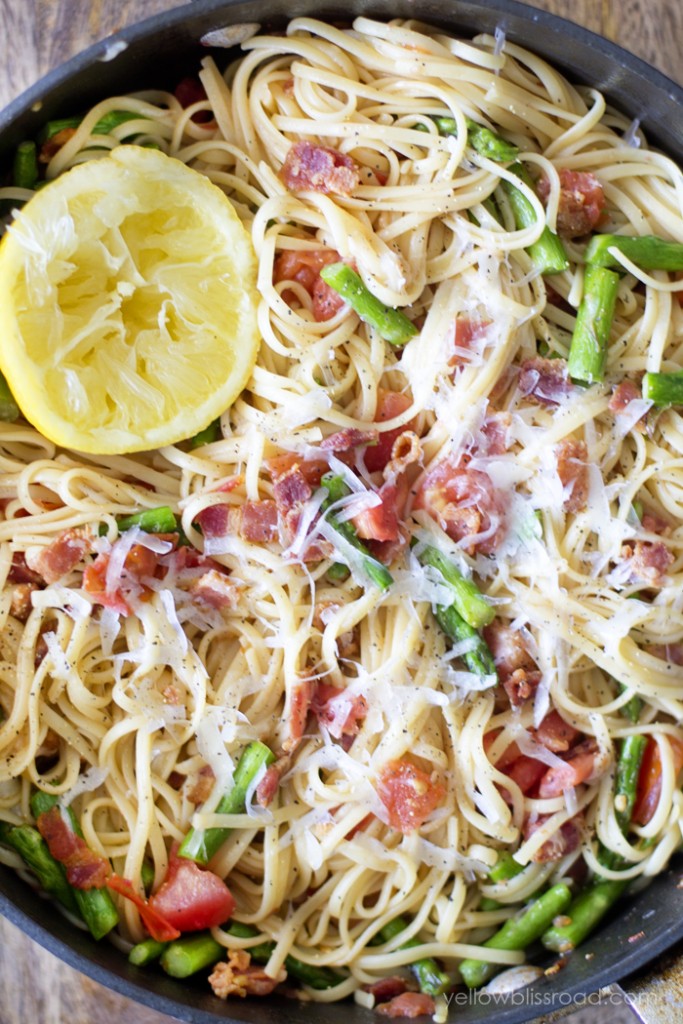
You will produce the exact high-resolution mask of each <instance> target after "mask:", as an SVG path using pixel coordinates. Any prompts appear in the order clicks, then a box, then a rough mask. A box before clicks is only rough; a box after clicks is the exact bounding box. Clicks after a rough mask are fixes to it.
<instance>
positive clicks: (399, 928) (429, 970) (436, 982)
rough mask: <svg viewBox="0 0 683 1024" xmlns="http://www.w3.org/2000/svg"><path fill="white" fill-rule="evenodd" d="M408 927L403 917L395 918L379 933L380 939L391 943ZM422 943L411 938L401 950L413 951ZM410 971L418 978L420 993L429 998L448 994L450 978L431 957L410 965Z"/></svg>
mask: <svg viewBox="0 0 683 1024" xmlns="http://www.w3.org/2000/svg"><path fill="white" fill-rule="evenodd" d="M407 927H408V922H407V921H406V919H405V918H403V917H395V918H394V920H393V921H389V922H388V923H387V924H385V925H384V927H383V928H381V929H380V931H379V937H380V938H381V939H382V941H383V942H390V941H391V939H393V938H395V937H396V936H397V935H400V933H401V932H403V931H405V929H406V928H407ZM421 945H422V943H421V942H420V940H419V939H416V938H411V939H408V940H407V942H404V943H403V944H402V945H401V946H400V947H399V948H400V949H412V948H413V947H414V946H421ZM410 969H411V970H412V972H413V974H414V975H415V977H416V978H417V982H418V984H419V986H420V992H424V993H425V994H426V995H428V996H440V995H443V994H444V992H447V991H448V990H449V988H450V987H451V979H450V977H449V976H448V975H447V974H446V973H445V972H444V971H442V970H441V968H440V967H439V965H438V963H437V962H436V960H434V959H433V957H431V956H425V957H422V958H421V959H420V960H415V962H414V963H412V964H411V965H410Z"/></svg>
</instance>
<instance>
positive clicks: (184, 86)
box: [173, 75, 213, 124]
mask: <svg viewBox="0 0 683 1024" xmlns="http://www.w3.org/2000/svg"><path fill="white" fill-rule="evenodd" d="M173 95H174V96H175V98H176V99H177V100H178V103H179V104H180V106H181V107H183V108H187V107H192V106H194V104H195V103H202V102H205V101H206V99H207V98H208V97H207V95H206V91H205V90H204V86H203V85H202V83H201V82H200V81H199V79H198V78H193V77H192V76H190V75H188V76H187V78H183V79H181V81H180V82H178V84H177V86H176V87H175V90H174V93H173ZM192 120H193V121H194V122H195V123H196V124H207V123H208V122H209V121H211V120H213V114H212V113H211V111H210V110H198V111H197V112H196V113H195V114H193V115H192Z"/></svg>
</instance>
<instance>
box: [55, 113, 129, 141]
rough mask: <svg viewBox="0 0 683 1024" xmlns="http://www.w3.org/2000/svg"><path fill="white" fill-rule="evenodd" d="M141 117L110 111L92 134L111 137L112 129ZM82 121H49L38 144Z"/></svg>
mask: <svg viewBox="0 0 683 1024" xmlns="http://www.w3.org/2000/svg"><path fill="white" fill-rule="evenodd" d="M140 117H142V115H141V114H136V113H134V112H133V111H132V110H110V111H108V113H106V114H104V115H103V116H102V117H101V118H100V119H99V121H98V122H97V123H96V124H95V126H94V128H93V130H92V134H93V135H109V133H110V132H111V131H112V129H114V128H118V127H119V125H122V124H124V123H125V122H126V121H135V120H137V119H139V118H140ZM82 120H83V118H82V117H60V118H57V119H56V120H54V121H48V122H47V124H46V125H45V127H44V128H43V129H42V131H41V133H40V135H39V136H38V142H40V143H42V142H47V141H48V139H51V138H53V137H54V136H55V135H57V133H58V132H61V131H64V129H65V128H78V126H79V125H80V123H81V121H82Z"/></svg>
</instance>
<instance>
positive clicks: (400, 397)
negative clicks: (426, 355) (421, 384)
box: [363, 388, 415, 473]
mask: <svg viewBox="0 0 683 1024" xmlns="http://www.w3.org/2000/svg"><path fill="white" fill-rule="evenodd" d="M411 404H412V402H411V399H410V398H408V396H407V395H404V394H403V393H402V392H401V391H384V390H383V389H382V388H380V390H379V392H378V394H377V411H376V412H375V423H384V422H385V421H386V420H393V419H394V417H395V416H400V415H401V413H402V412H405V411H406V409H408V408H409V407H410V405H411ZM414 422H415V421H414V420H411V421H410V422H409V423H406V424H405V425H404V426H402V427H394V428H393V429H392V430H383V431H382V432H381V433H380V435H379V439H378V441H377V444H374V445H371V446H369V447H367V448H366V449H365V452H364V454H363V458H364V459H365V468H366V469H367V471H368V473H374V472H375V471H376V470H380V469H384V467H385V466H386V464H387V462H389V460H390V458H391V449H392V448H393V446H394V441H395V440H396V438H397V437H400V435H401V434H402V433H403V432H404V431H405V430H412V429H413V426H414Z"/></svg>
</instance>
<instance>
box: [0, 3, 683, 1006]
mask: <svg viewBox="0 0 683 1024" xmlns="http://www.w3.org/2000/svg"><path fill="white" fill-rule="evenodd" d="M358 14H365V15H369V16H374V17H378V18H385V19H388V18H392V17H398V16H400V17H417V18H419V19H420V20H422V21H428V22H432V23H435V24H440V25H443V26H444V27H447V28H448V29H450V30H452V31H454V32H456V33H458V32H460V33H462V34H463V35H465V36H467V35H472V34H475V33H477V32H482V31H487V32H493V31H494V29H495V28H496V26H497V25H501V26H502V27H504V29H505V31H506V33H507V35H508V37H509V38H510V39H511V40H513V41H515V42H518V43H520V44H522V45H524V46H527V47H528V48H529V49H531V50H534V51H535V52H537V53H539V54H540V55H541V56H543V57H545V58H546V59H547V60H549V61H550V62H551V63H552V64H554V65H555V66H556V67H558V68H559V69H560V70H562V71H564V72H565V73H566V74H567V75H568V76H569V78H571V79H573V80H574V81H582V82H586V83H590V84H591V85H593V86H595V87H597V88H598V89H600V90H602V91H603V92H605V93H606V94H607V96H608V97H609V99H610V100H611V101H612V102H613V103H614V105H615V106H617V107H619V108H620V109H621V110H622V111H623V112H625V113H626V114H628V115H631V116H632V117H639V118H641V120H642V123H643V126H644V128H645V131H646V134H647V135H648V138H649V140H650V143H651V144H656V145H658V146H660V147H662V148H663V149H665V150H666V151H667V152H668V153H669V154H670V155H671V156H672V157H673V158H674V159H676V160H677V161H678V162H679V163H680V164H682V165H683V89H681V88H680V87H679V86H677V85H675V84H674V83H673V82H671V81H670V80H669V79H667V78H665V77H664V75H662V74H660V73H659V72H657V71H655V70H654V69H653V68H651V67H649V66H648V65H646V64H644V63H643V62H642V61H640V60H638V59H637V58H636V57H633V56H632V55H631V54H629V53H627V52H626V51H624V50H622V49H620V48H619V47H618V46H615V45H614V44H613V43H610V42H608V41H607V40H605V39H601V38H599V37H598V36H596V35H593V34H592V33H591V32H588V31H587V30H586V29H583V28H580V27H579V26H577V25H573V24H570V23H569V22H567V21H564V20H563V19H561V18H558V17H555V16H554V15H551V14H548V13H545V12H543V11H538V10H534V9H532V8H530V7H527V6H525V5H523V4H519V3H516V2H514V0H482V2H481V3H474V2H457V0H450V2H449V0H444V2H439V0H422V2H421V3H419V4H417V3H416V2H414V0H344V3H343V4H342V3H337V2H334V0H315V2H311V0H269V2H268V3H267V4H265V3H262V2H259V0H244V2H231V0H205V2H202V0H200V2H198V3H196V4H194V5H193V6H192V7H191V8H180V9H177V10H174V11H169V12H167V13H164V14H160V15H158V16H157V17H154V18H150V19H149V20H147V21H145V22H142V23H141V24H139V25H137V26H134V27H132V28H127V29H124V30H123V31H122V32H121V33H119V34H118V35H117V36H116V37H114V39H115V40H121V41H123V42H125V43H126V44H127V45H126V48H125V49H124V50H122V51H121V52H120V53H119V54H118V56H116V57H115V58H114V59H111V60H104V61H103V59H102V58H103V57H106V56H107V55H108V54H107V47H108V46H111V42H108V43H97V44H96V45H95V46H92V47H90V49H88V50H86V51H85V52H84V53H83V54H81V55H80V56H78V57H75V58H74V59H73V60H71V61H69V62H68V63H67V64H65V65H63V67H61V68H59V69H57V70H56V71H53V72H51V73H50V74H49V75H47V76H46V77H45V78H44V79H42V81H40V82H38V84H37V85H35V86H33V87H32V88H31V89H29V90H28V92H26V93H25V94H24V95H23V96H21V97H20V98H19V99H17V100H15V101H14V103H12V104H10V106H9V107H8V108H7V109H6V110H5V111H4V113H2V114H1V115H0V167H6V166H7V164H8V159H9V156H10V154H11V152H12V150H13V148H14V146H15V145H16V144H17V143H18V142H20V141H21V140H22V139H24V138H26V137H30V136H33V135H35V134H36V132H37V131H38V130H39V129H40V127H41V126H42V125H43V124H44V122H45V121H46V120H49V119H50V118H53V117H57V116H64V115H66V114H70V113H73V112H74V111H79V110H82V109H85V108H87V107H89V106H91V105H92V104H93V103H95V102H96V101H97V100H98V99H101V98H103V97H105V96H107V95H111V94H116V93H122V92H129V91H131V90H134V89H139V88H144V87H152V86H153V87H157V88H158V87H159V86H160V85H172V84H173V83H175V82H177V81H178V80H179V79H180V78H181V77H182V76H183V75H184V74H185V73H187V72H188V71H190V70H194V69H195V68H196V65H197V62H198V60H199V58H200V56H201V55H202V54H205V53H206V51H205V50H203V49H201V48H200V47H199V45H198V41H199V39H200V38H201V37H202V36H203V35H204V34H205V33H207V32H209V31H211V30H213V29H217V28H221V27H223V26H225V25H227V24H231V23H240V22H261V23H262V24H263V25H265V26H267V27H278V26H280V27H281V26H282V25H283V24H284V22H285V21H286V20H288V19H289V18H291V17H295V16H298V15H311V16H315V17H320V18H324V19H326V20H330V21H335V22H339V21H349V19H350V18H351V17H352V16H355V15H358ZM110 53H111V50H110V51H109V54H110ZM216 57H217V59H218V62H219V65H220V66H222V65H223V64H224V62H225V60H226V51H224V50H222V51H217V53H216ZM38 106H39V107H40V109H36V108H37V107H38ZM682 870H683V869H682V868H681V867H680V866H679V865H677V864H674V867H673V869H671V870H669V871H668V872H666V873H665V874H663V875H662V876H660V877H659V878H657V879H655V880H654V882H653V883H652V885H651V886H650V887H649V888H648V889H646V890H645V891H644V892H642V893H640V894H639V895H637V896H634V897H631V898H630V899H629V900H628V901H627V902H626V904H625V905H624V906H623V907H622V908H621V909H620V910H618V911H617V913H616V914H615V915H614V916H613V917H612V919H611V920H610V921H609V922H608V923H607V924H605V925H604V926H603V927H602V928H601V930H600V931H599V933H598V934H596V935H595V936H594V937H593V938H592V939H591V940H590V941H588V942H587V943H586V944H585V946H583V947H582V948H581V949H580V950H579V951H578V952H577V953H575V954H574V955H573V956H572V957H571V958H570V960H569V963H568V964H567V966H566V967H565V968H564V969H563V970H562V971H561V972H559V973H557V974H555V975H551V976H549V977H545V978H543V979H542V980H541V981H540V982H537V983H536V984H534V985H533V986H532V987H531V988H529V989H527V990H525V992H524V993H522V992H518V993H517V994H516V995H515V997H514V998H513V999H510V1000H508V1001H507V1002H506V1003H500V1004H498V1005H496V1006H493V1005H492V1004H491V1002H490V1001H487V1000H486V999H485V998H479V1000H473V1001H472V1002H471V1003H470V1002H468V1001H465V1002H463V1003H460V1002H458V1001H455V1002H454V1004H453V1006H452V1010H451V1019H453V1020H457V1022H458V1024H474V1022H484V1021H488V1020H490V1019H491V1018H492V1017H494V1016H495V1020H496V1024H519V1022H522V1021H527V1020H530V1019H531V1018H533V1017H538V1016H539V1015H540V1014H543V1013H547V1012H549V1011H552V1010H559V1009H561V1008H562V1007H564V1006H567V1005H569V1004H571V1003H572V1002H581V1001H582V1000H583V999H584V998H586V997H587V996H589V995H590V994H591V993H594V992H596V991H597V990H598V989H599V988H602V987H603V986H605V985H607V984H609V983H610V982H614V981H616V980H618V979H622V978H625V977H626V976H627V975H629V974H631V973H632V972H634V971H636V970H637V969H639V968H642V967H643V966H644V965H645V964H647V963H650V962H652V961H654V960H656V959H657V958H659V957H660V956H661V955H662V954H663V953H664V951H666V950H668V949H670V948H671V947H672V946H673V945H674V944H675V943H677V942H678V941H679V940H680V939H681V938H683V884H681V873H682ZM0 911H1V912H2V913H3V914H4V915H5V916H7V917H8V918H9V920H10V921H12V922H13V923H14V924H16V925H18V927H19V928H21V929H22V930H23V931H25V932H26V933H27V934H28V935H29V936H31V938H33V939H35V940H36V941H37V942H39V943H40V944H41V945H43V946H45V947H46V948H47V949H49V950H50V951H51V952H53V953H55V954H56V955H57V956H58V957H61V959H63V960H65V961H66V962H67V963H69V964H70V965H71V966H73V967H75V968H77V969H78V970H80V971H83V972H84V973H85V974H88V975H89V976H90V977H91V978H93V979H94V980H95V981H98V982H100V983H102V984H103V985H107V986H109V987H110V988H113V989H115V990H116V991H117V992H120V993H122V994H123V995H125V996H128V997H129V998H131V999H135V1000H138V1001H139V1002H141V1003H145V1004H146V1005H148V1006H151V1007H154V1008H155V1009H156V1010H159V1011H160V1012H162V1013H166V1014H170V1015H171V1016H173V1017H176V1018H179V1019H180V1020H183V1021H187V1022H192V1024H214V1022H217V1021H222V1022H224V1024H225V1022H228V1024H229V1022H230V1021H232V1022H236V1021H246V1022H250V1024H370V1022H371V1021H378V1020H379V1019H381V1018H378V1017H375V1016H374V1015H372V1014H370V1013H368V1012H367V1011H364V1010H362V1009H361V1008H360V1007H357V1006H355V1005H354V1004H353V1003H345V1004H341V1005H340V1004H330V1005H327V1004H319V1005H318V1004H305V1003H301V1004H300V1003H298V1002H296V1001H283V1000H277V999H271V1000H258V1001H257V1000H254V1001H251V1002H250V1001H248V1000H247V1001H244V1002H242V1001H239V1000H237V1001H234V1002H230V1003H229V1004H226V1003H223V1002H221V1001H220V1000H218V999H215V998H214V997H213V996H212V995H211V994H210V991H209V988H208V985H207V984H206V981H205V980H204V979H199V980H197V981H194V982H192V983H189V984H188V983H179V982H175V981H173V980H172V979H171V978H169V977H167V976H165V975H164V974H163V973H162V972H161V971H160V970H159V971H157V970H155V969H150V968H148V969H146V970H141V969H137V968H134V967H131V966H130V965H129V964H128V962H127V961H126V959H125V957H124V956H123V955H122V954H121V953H120V952H119V951H118V950H117V949H115V948H114V947H113V946H111V945H109V944H107V943H106V942H101V943H99V944H97V943H95V942H94V941H93V940H92V939H90V938H89V936H87V935H86V934H84V933H83V932H81V931H79V930H78V929H75V928H73V927H72V926H70V925H69V924H68V922H67V921H65V920H64V919H63V918H62V916H61V915H60V914H59V913H58V912H57V911H56V910H54V909H53V907H52V906H51V905H50V904H49V903H48V902H46V901H44V900H42V899H40V898H39V897H38V896H37V895H36V894H35V893H34V892H33V891H32V890H31V889H30V888H29V887H28V886H26V885H25V884H24V883H22V882H21V881H20V879H19V878H17V876H16V875H14V873H13V872H11V871H8V870H7V869H5V868H2V867H1V866H0ZM547 962H548V961H547V960H546V961H545V963H547ZM463 999H466V997H463Z"/></svg>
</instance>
